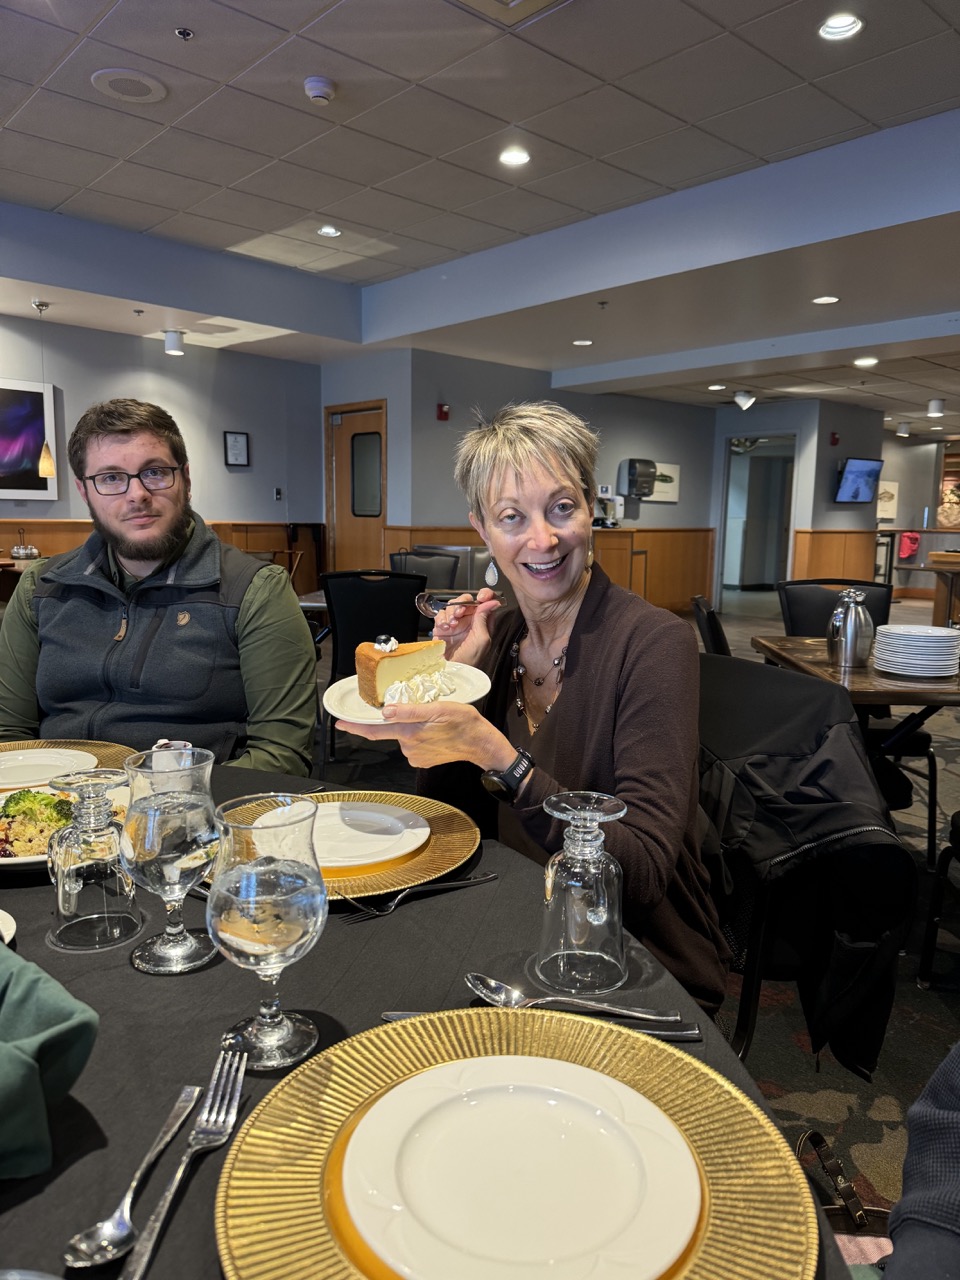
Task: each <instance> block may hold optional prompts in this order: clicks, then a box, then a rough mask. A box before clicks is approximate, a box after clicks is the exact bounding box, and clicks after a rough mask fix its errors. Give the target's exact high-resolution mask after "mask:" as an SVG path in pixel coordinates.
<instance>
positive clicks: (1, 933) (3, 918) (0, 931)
mask: <svg viewBox="0 0 960 1280" xmlns="http://www.w3.org/2000/svg"><path fill="white" fill-rule="evenodd" d="M16 932H17V922H16V920H14V918H13V916H12V915H11V914H10V912H9V911H0V938H2V939H3V941H4V942H5V943H6V944H7V945H8V946H9V945H10V943H11V942H12V941H13V938H14V935H15V934H16Z"/></svg>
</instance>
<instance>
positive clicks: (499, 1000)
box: [466, 973, 680, 1022]
mask: <svg viewBox="0 0 960 1280" xmlns="http://www.w3.org/2000/svg"><path fill="white" fill-rule="evenodd" d="M466 983H467V986H468V987H469V988H470V990H471V991H472V992H473V993H474V995H478V996H479V997H480V998H481V1000H486V1002H487V1004H495V1005H499V1006H500V1008H501V1009H536V1008H542V1007H547V1006H550V1007H553V1008H558V1009H559V1008H563V1009H586V1010H589V1011H590V1013H612V1014H614V1015H615V1016H616V1017H618V1018H638V1019H640V1020H641V1021H645V1022H679V1021H680V1011H679V1009H665V1010H658V1009H638V1008H637V1007H636V1006H634V1007H632V1008H631V1007H630V1006H625V1005H616V1004H602V1003H601V1002H600V1001H599V1000H578V999H577V997H576V996H567V995H563V994H558V995H555V996H525V995H524V994H523V992H522V991H518V990H517V988H516V987H510V986H507V984H506V983H505V982H498V981H497V979H496V978H488V977H487V975H486V974H485V973H468V974H467V976H466Z"/></svg>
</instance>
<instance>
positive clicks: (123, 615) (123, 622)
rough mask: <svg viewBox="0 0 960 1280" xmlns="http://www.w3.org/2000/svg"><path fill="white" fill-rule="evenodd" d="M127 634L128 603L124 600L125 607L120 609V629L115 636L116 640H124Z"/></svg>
mask: <svg viewBox="0 0 960 1280" xmlns="http://www.w3.org/2000/svg"><path fill="white" fill-rule="evenodd" d="M126 634H127V605H126V602H124V605H123V608H122V609H121V611H120V630H119V631H118V632H117V634H116V635H115V636H114V637H113V638H114V640H122V639H123V637H124V636H125V635H126Z"/></svg>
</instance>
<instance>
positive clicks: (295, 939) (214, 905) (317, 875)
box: [207, 793, 327, 1071]
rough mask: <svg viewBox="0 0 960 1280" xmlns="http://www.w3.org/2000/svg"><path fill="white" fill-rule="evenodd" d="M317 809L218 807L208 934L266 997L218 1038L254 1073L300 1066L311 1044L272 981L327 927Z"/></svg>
mask: <svg viewBox="0 0 960 1280" xmlns="http://www.w3.org/2000/svg"><path fill="white" fill-rule="evenodd" d="M316 816H317V806H316V805H315V804H314V803H313V802H312V801H310V800H304V798H303V797H302V796H296V795H287V794H282V793H273V794H266V795H254V796H240V797H239V798H237V799H235V800H230V801H228V802H227V803H226V804H222V805H220V807H219V808H218V809H217V824H218V826H219V829H220V849H219V852H218V854H217V860H216V862H215V864H214V871H213V882H212V884H211V886H210V896H209V898H208V899H207V927H208V929H209V930H210V934H211V937H212V938H213V940H214V942H215V943H216V944H217V946H218V947H219V949H220V950H221V951H222V952H223V954H224V955H225V956H226V957H227V959H228V960H231V961H233V963H234V964H236V965H239V966H240V967H241V968H243V969H252V970H253V972H254V973H256V975H257V977H258V978H260V979H261V980H262V981H263V982H265V983H267V984H268V986H269V988H270V989H269V990H268V991H267V992H266V993H265V994H264V996H263V998H262V999H261V1001H260V1010H259V1012H258V1013H257V1015H256V1016H255V1017H252V1018H245V1019H244V1020H243V1021H242V1022H238V1023H237V1024H236V1026H233V1027H231V1028H230V1029H229V1031H227V1033H226V1034H225V1035H224V1037H223V1041H222V1043H223V1045H224V1047H225V1048H231V1049H234V1048H235V1049H239V1050H241V1051H242V1052H245V1053H246V1054H247V1055H248V1057H247V1065H248V1067H249V1068H250V1069H251V1070H253V1071H273V1070H275V1069H276V1068H278V1067H288V1066H291V1065H292V1064H293V1063H294V1062H299V1061H300V1060H301V1059H302V1058H305V1057H306V1056H307V1054H308V1053H309V1052H310V1051H311V1049H313V1047H314V1046H315V1045H316V1043H317V1040H318V1039H319V1035H320V1033H319V1031H318V1030H317V1028H316V1026H315V1025H314V1023H313V1022H311V1021H310V1019H309V1018H305V1017H304V1016H303V1015H302V1014H299V1013H285V1012H284V1011H283V1010H282V1009H281V1008H280V996H279V994H278V992H277V982H278V980H279V978H280V974H281V973H282V971H283V970H284V969H285V968H286V967H287V965H290V964H293V963H294V961H296V960H299V959H300V957H301V956H304V955H306V953H307V952H308V951H309V950H310V949H311V947H313V945H314V944H315V942H316V941H317V939H318V938H319V937H320V934H321V932H322V931H323V926H324V924H325V923H326V920H327V890H326V886H325V885H324V882H323V876H322V874H321V872H320V864H319V862H318V861H317V854H316V850H315V848H314V843H313V827H314V821H315V819H316Z"/></svg>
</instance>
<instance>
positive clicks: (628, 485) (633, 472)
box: [617, 458, 657, 498]
mask: <svg viewBox="0 0 960 1280" xmlns="http://www.w3.org/2000/svg"><path fill="white" fill-rule="evenodd" d="M656 479H657V464H656V463H655V462H651V461H650V460H649V459H648V458H624V460H623V461H622V462H621V463H620V466H619V467H618V468H617V493H618V494H619V495H620V497H621V498H649V497H650V495H651V494H652V493H653V486H654V484H655V483H656Z"/></svg>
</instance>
